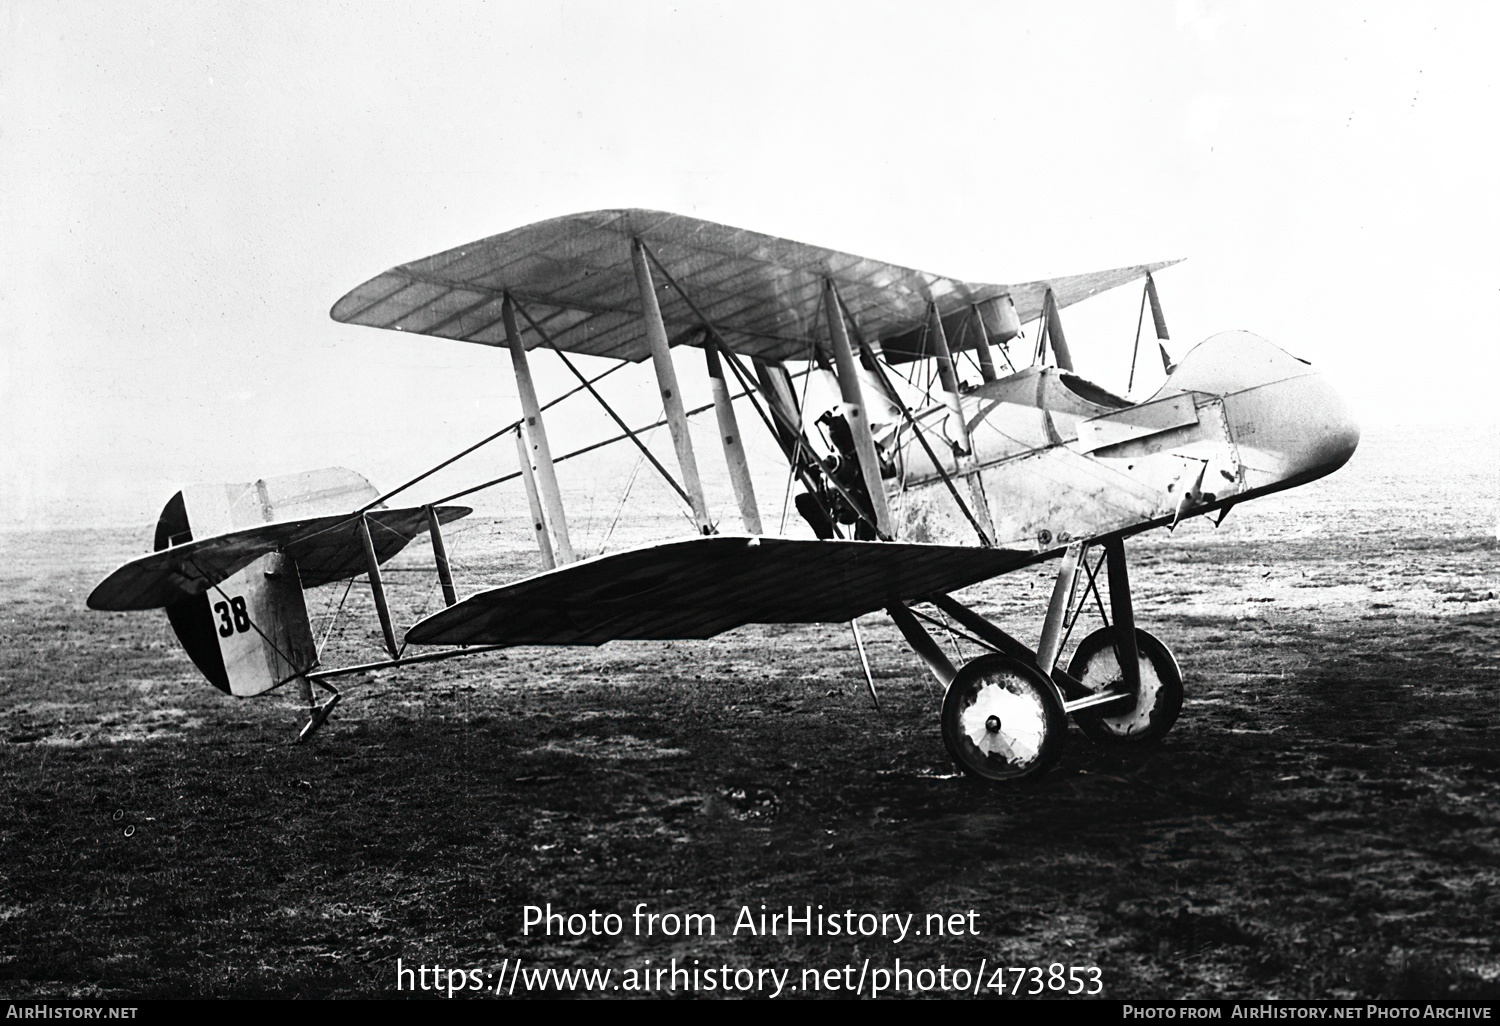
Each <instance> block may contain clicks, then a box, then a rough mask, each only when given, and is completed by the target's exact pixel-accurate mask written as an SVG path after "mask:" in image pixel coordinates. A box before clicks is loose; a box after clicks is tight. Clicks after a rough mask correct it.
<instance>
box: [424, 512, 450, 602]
mask: <svg viewBox="0 0 1500 1026" xmlns="http://www.w3.org/2000/svg"><path fill="white" fill-rule="evenodd" d="M427 533H428V535H430V536H431V538H432V561H433V562H434V563H436V564H437V575H438V583H439V584H441V585H442V586H443V605H445V606H451V605H453V603H455V602H457V601H458V592H457V590H455V589H454V587H453V568H452V567H451V566H449V565H448V547H447V546H446V545H444V544H443V527H442V525H441V524H439V523H438V515H437V508H436V507H435V506H428V507H427Z"/></svg>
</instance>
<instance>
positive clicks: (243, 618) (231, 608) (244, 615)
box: [214, 595, 250, 638]
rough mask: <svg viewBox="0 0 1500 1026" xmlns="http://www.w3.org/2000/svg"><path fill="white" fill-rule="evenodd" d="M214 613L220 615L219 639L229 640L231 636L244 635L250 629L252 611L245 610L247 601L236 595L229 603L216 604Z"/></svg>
mask: <svg viewBox="0 0 1500 1026" xmlns="http://www.w3.org/2000/svg"><path fill="white" fill-rule="evenodd" d="M214 612H216V613H218V614H219V637H221V638H227V637H229V636H230V635H233V634H236V633H239V634H243V633H245V632H246V631H248V630H249V629H250V611H249V610H248V609H246V608H245V600H244V599H243V598H242V597H240V596H239V595H236V596H235V597H234V598H232V599H230V600H229V601H228V602H215V603H214Z"/></svg>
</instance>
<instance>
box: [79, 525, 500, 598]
mask: <svg viewBox="0 0 1500 1026" xmlns="http://www.w3.org/2000/svg"><path fill="white" fill-rule="evenodd" d="M471 512H472V510H470V509H469V508H468V507H467V506H439V507H438V509H437V513H438V522H439V523H443V524H446V523H449V522H451V521H454V520H457V519H459V518H460V517H464V516H467V515H468V514H469V513H471ZM366 515H367V516H368V517H369V518H370V540H371V541H372V542H374V545H375V556H376V558H377V559H378V560H379V561H380V562H382V563H384V562H385V561H386V560H388V559H390V558H391V557H392V556H394V555H395V554H396V553H398V552H400V551H401V550H402V549H403V548H405V547H406V545H407V543H408V542H410V541H411V540H412V539H413V538H415V537H416V536H417V535H419V534H421V533H423V532H424V531H426V530H427V508H426V507H425V506H416V507H411V508H407V509H377V510H371V511H370V512H369V513H368V514H366ZM268 552H285V553H286V554H287V555H289V556H291V557H292V559H294V560H296V562H297V570H298V573H299V574H300V575H301V577H302V587H303V588H315V587H317V586H319V585H322V584H331V583H332V582H334V581H342V580H346V579H348V578H350V577H355V576H357V575H359V574H362V573H364V572H365V570H366V561H365V549H364V542H363V541H362V540H361V539H360V536H359V517H357V516H351V515H349V514H348V513H341V514H338V515H337V516H327V517H316V518H314V519H311V520H295V521H290V522H286V523H279V524H265V525H262V526H260V527H251V528H247V529H245V530H242V531H232V532H230V533H228V534H219V535H214V536H213V537H210V538H204V539H202V540H201V541H191V542H188V543H187V544H185V545H175V546H173V547H172V548H169V549H162V550H161V551H159V552H153V553H151V554H150V555H148V556H141V557H140V558H139V559H133V560H131V561H130V562H129V563H126V564H125V565H124V566H122V567H120V568H119V569H118V570H116V571H115V572H114V573H112V574H110V575H109V576H108V577H106V578H105V579H104V580H103V581H101V582H100V583H99V586H98V587H96V588H95V589H94V590H93V592H92V593H91V594H90V595H89V598H88V607H89V608H90V609H114V610H119V609H159V608H161V607H163V606H167V605H170V604H171V603H173V602H176V601H177V600H178V599H180V598H183V597H184V596H187V595H201V594H203V593H204V592H205V591H207V590H208V589H209V588H212V587H213V586H214V585H216V584H218V583H220V582H222V581H223V580H224V579H225V578H227V577H229V576H230V575H231V574H234V573H237V572H238V571H240V570H242V569H244V568H245V567H247V566H249V565H250V564H251V563H252V562H254V561H255V560H257V559H259V558H260V557H261V556H264V555H265V554H266V553H268Z"/></svg>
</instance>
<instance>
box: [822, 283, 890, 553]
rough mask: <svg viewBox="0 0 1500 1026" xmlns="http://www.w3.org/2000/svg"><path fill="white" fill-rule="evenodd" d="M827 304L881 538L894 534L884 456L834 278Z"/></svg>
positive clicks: (826, 291)
mask: <svg viewBox="0 0 1500 1026" xmlns="http://www.w3.org/2000/svg"><path fill="white" fill-rule="evenodd" d="M823 305H824V306H825V307H826V309H827V313H828V335H829V337H830V338H831V339H832V341H833V359H834V363H835V365H836V366H837V369H838V372H837V374H835V377H836V378H838V383H839V392H840V394H841V395H842V396H843V400H844V419H845V420H846V421H848V423H849V431H850V433H851V434H852V435H853V436H854V449H855V452H856V453H858V454H859V469H860V473H862V474H863V475H864V479H865V491H867V492H869V493H870V506H871V507H872V508H873V510H874V513H875V530H876V531H877V532H878V533H879V534H880V535H881V537H883V538H886V539H889V538H890V537H892V535H891V510H890V507H889V506H887V505H886V501H885V482H884V481H883V480H882V479H881V477H880V456H879V455H878V454H877V453H876V451H875V438H874V436H873V435H871V434H870V421H869V419H868V418H867V417H866V416H865V400H864V394H863V392H862V391H861V390H860V386H859V368H858V365H857V364H856V363H855V362H854V351H853V350H852V349H851V348H850V346H849V328H848V326H847V325H846V324H845V323H844V314H843V303H842V302H841V301H840V299H839V295H838V289H837V287H836V286H835V285H834V284H833V279H832V278H825V279H823Z"/></svg>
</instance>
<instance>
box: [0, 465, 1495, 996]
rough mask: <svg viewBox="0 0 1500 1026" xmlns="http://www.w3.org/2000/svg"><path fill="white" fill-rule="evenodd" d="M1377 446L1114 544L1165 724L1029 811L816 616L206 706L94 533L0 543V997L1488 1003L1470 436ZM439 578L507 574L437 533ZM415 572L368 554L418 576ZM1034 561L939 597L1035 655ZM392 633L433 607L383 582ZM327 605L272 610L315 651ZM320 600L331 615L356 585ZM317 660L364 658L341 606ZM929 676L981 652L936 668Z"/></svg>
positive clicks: (517, 547) (116, 550)
mask: <svg viewBox="0 0 1500 1026" xmlns="http://www.w3.org/2000/svg"><path fill="white" fill-rule="evenodd" d="M1431 452H1432V448H1431V446H1430V445H1428V444H1424V442H1423V440H1422V438H1420V437H1418V438H1415V439H1413V438H1410V437H1408V438H1401V437H1399V436H1388V437H1384V438H1381V437H1373V438H1368V439H1367V440H1366V443H1365V445H1364V446H1363V447H1362V449H1361V450H1360V452H1359V453H1358V454H1357V455H1356V457H1355V459H1354V461H1353V462H1352V463H1351V464H1350V465H1349V466H1348V467H1347V468H1345V469H1344V470H1343V471H1341V472H1340V473H1339V474H1337V475H1335V476H1334V477H1333V478H1330V479H1328V480H1327V481H1325V482H1320V483H1318V484H1315V485H1312V486H1309V487H1306V488H1303V489H1300V490H1298V491H1295V492H1291V493H1286V494H1285V495H1283V496H1277V497H1273V498H1270V499H1267V500H1264V501H1263V502H1260V503H1254V504H1250V505H1247V506H1246V507H1245V508H1243V509H1242V510H1237V511H1235V513H1234V514H1233V515H1231V516H1230V518H1229V519H1228V521H1227V522H1226V523H1225V525H1224V527H1223V528H1221V529H1220V530H1218V531H1217V532H1215V531H1213V530H1212V529H1211V528H1210V527H1209V526H1208V525H1207V524H1206V523H1197V522H1195V523H1193V524H1190V525H1188V526H1185V527H1184V528H1182V529H1179V530H1178V531H1177V533H1176V534H1174V535H1167V534H1166V533H1164V532H1158V533H1157V534H1155V535H1152V536H1148V537H1143V538H1141V539H1139V540H1138V541H1136V542H1135V543H1133V544H1132V546H1131V557H1132V560H1133V564H1132V576H1133V583H1134V584H1135V587H1136V600H1137V616H1138V619H1139V622H1140V623H1141V625H1142V626H1144V627H1146V628H1147V629H1150V630H1152V631H1153V632H1154V633H1156V634H1158V635H1159V636H1161V637H1162V638H1164V639H1165V640H1166V641H1167V642H1168V643H1169V644H1170V645H1171V647H1172V648H1173V650H1174V652H1175V653H1176V654H1177V657H1178V659H1179V661H1180V662H1181V664H1182V667H1183V671H1184V676H1185V678H1186V681H1187V694H1188V698H1187V703H1186V706H1185V708H1184V711H1183V714H1182V717H1181V719H1180V720H1179V722H1178V724H1177V726H1176V728H1175V729H1174V731H1173V732H1172V734H1171V735H1170V736H1169V737H1168V738H1167V739H1166V740H1165V741H1164V742H1162V743H1161V744H1159V745H1156V746H1153V747H1150V748H1147V749H1143V750H1130V751H1121V750H1117V749H1108V748H1101V747H1097V746H1094V745H1092V744H1090V743H1089V742H1087V741H1086V740H1085V739H1084V738H1083V737H1082V735H1081V734H1079V733H1078V732H1077V731H1076V729H1075V730H1074V731H1073V732H1072V733H1071V736H1070V738H1069V741H1068V745H1067V750H1066V752H1065V754H1064V757H1063V760H1062V763H1061V765H1060V766H1059V767H1058V769H1057V770H1055V771H1054V772H1053V773H1051V774H1050V775H1049V776H1047V777H1046V778H1044V779H1043V780H1041V781H1040V782H1039V783H1036V784H1034V785H1031V786H1028V787H1025V788H1023V789H1020V790H1013V791H1009V792H997V791H992V790H987V789H985V788H983V787H980V786H977V785H975V784H973V783H971V782H969V781H967V780H964V779H959V778H954V777H953V776H952V775H951V773H952V771H951V770H950V768H949V766H948V763H947V759H946V757H945V754H944V752H943V749H942V744H941V741H940V739H939V736H938V732H937V721H936V713H937V706H938V700H939V695H938V693H937V691H936V689H935V685H933V684H932V682H931V681H930V679H929V678H928V677H927V676H926V674H925V671H923V670H922V669H921V667H920V665H919V664H918V662H917V661H916V659H915V658H914V657H913V656H911V655H910V653H909V652H907V651H906V649H905V648H904V646H903V645H902V644H901V643H900V639H899V636H898V635H897V634H896V632H895V630H894V629H893V628H892V627H891V626H890V625H889V624H888V623H886V622H885V621H884V619H883V618H881V617H875V616H872V617H869V618H867V622H866V626H867V629H868V636H869V638H870V652H871V658H872V662H873V667H874V672H875V676H876V681H877V684H878V686H879V688H880V691H881V697H882V701H883V704H884V711H883V712H882V713H877V712H875V711H874V710H873V709H872V708H871V706H870V703H869V701H868V699H867V698H866V696H865V694H864V685H863V681H862V679H861V677H860V675H859V669H858V664H857V661H856V660H855V656H854V651H853V645H852V640H851V638H850V635H849V632H848V630H847V628H844V629H839V628H833V627H820V626H814V627H795V628H781V627H774V628H773V627H750V628H745V629H742V630H739V631H736V632H733V633H731V634H728V635H724V636H722V637H719V638H717V639H714V640H712V641H708V642H692V643H671V644H631V643H620V644H614V645H609V646H605V647H604V648H601V649H597V650H566V649H565V650H540V649H521V650H515V651H513V652H510V653H505V654H501V655H493V656H481V657H477V658H475V659H472V660H459V661H454V662H450V663H444V664H438V665H435V666H430V667H426V668H415V669H411V670H403V671H399V672H387V673H380V674H375V675H370V676H367V677H365V678H360V679H355V680H352V681H350V684H349V687H348V688H347V690H348V695H347V697H346V699H345V702H344V704H343V706H341V707H340V709H339V711H338V713H337V714H336V715H335V717H334V719H333V720H332V721H331V722H330V724H329V725H328V727H327V728H325V730H324V731H323V732H322V733H321V734H319V735H318V736H317V737H316V739H315V740H314V741H313V742H312V743H309V744H305V745H300V746H298V745H293V744H291V741H292V739H293V738H294V736H295V732H296V729H297V727H298V726H299V725H300V721H301V718H302V716H301V713H299V711H298V710H297V709H296V708H295V707H294V706H295V701H294V696H292V695H290V694H287V695H282V694H280V693H278V694H277V695H275V696H272V697H270V698H268V699H261V700H254V701H242V700H231V699H228V698H225V697H224V696H221V695H220V694H219V693H218V692H216V691H214V690H213V689H212V688H210V687H209V686H207V685H206V684H204V683H203V681H202V680H201V679H200V678H199V677H198V676H197V674H196V671H195V670H194V669H193V667H192V666H191V664H190V663H189V661H188V660H187V658H186V656H185V655H183V654H182V652H181V651H180V650H179V649H178V647H177V645H176V642H175V640H174V638H173V637H172V635H171V631H170V629H169V627H168V625H167V623H166V619H165V617H163V616H160V615H156V614H108V613H93V612H90V611H88V610H86V609H85V608H84V606H83V599H84V596H85V595H86V594H87V593H88V591H89V589H90V588H91V587H92V586H93V584H94V583H95V582H96V581H97V580H98V579H99V578H101V577H102V576H103V575H104V574H105V573H107V572H108V571H109V570H110V569H112V568H113V566H114V565H115V564H116V563H118V562H119V561H121V560H123V559H125V558H128V557H129V556H131V555H134V554H135V553H137V552H138V551H139V550H141V549H142V548H144V541H145V539H146V538H147V536H148V532H147V529H146V526H145V525H141V526H140V527H137V528H132V529H129V530H108V531H97V530H82V529H78V530H64V529H57V530H50V531H29V532H20V531H12V532H9V533H6V534H3V535H0V546H3V547H4V555H5V558H4V560H3V564H0V566H3V569H0V575H3V577H0V631H3V634H4V639H5V645H4V650H3V654H0V689H3V690H0V737H3V738H4V742H5V743H4V744H3V745H0V779H3V784H0V840H3V848H0V867H3V872H0V994H3V995H4V996H7V997H27V996H41V995H52V996H101V997H125V996H135V997H152V996H156V997H164V996H201V995H216V996H220V995H245V996H257V995H258V996H283V997H289V996H305V997H314V996H385V995H390V994H392V993H393V988H394V986H395V962H396V959H397V958H398V957H400V958H402V959H403V960H404V962H405V964H408V965H410V964H412V963H427V964H431V963H433V962H440V963H442V964H443V965H445V966H447V965H457V966H464V967H473V968H481V969H486V970H488V969H492V968H498V966H499V964H500V962H501V960H502V959H504V958H515V957H517V956H520V957H522V958H524V959H525V960H526V961H527V963H528V964H536V965H555V966H559V967H563V966H614V967H616V968H617V969H619V968H623V967H626V966H629V965H640V964H641V963H642V962H643V960H644V959H647V958H650V959H652V960H653V962H654V963H656V964H661V962H663V961H665V960H667V959H670V958H672V957H676V958H678V959H679V960H680V961H681V960H684V959H688V960H691V959H693V958H699V959H701V960H702V961H703V963H704V964H705V965H707V964H709V963H714V964H718V963H721V962H722V963H727V964H729V965H730V966H740V965H743V966H750V967H755V966H766V965H775V966H778V967H789V968H792V969H793V974H792V978H793V980H794V981H795V980H796V979H797V977H798V972H799V971H800V970H801V969H802V968H803V967H810V968H825V967H834V966H842V965H844V964H845V963H846V962H853V963H855V964H856V965H857V964H858V963H859V962H860V961H861V960H863V959H864V958H866V957H870V958H871V959H872V960H873V962H874V963H875V964H888V963H889V962H890V960H891V959H892V958H893V957H895V956H899V957H901V958H902V960H903V962H904V963H906V964H908V965H922V966H931V967H934V968H935V967H936V966H937V965H938V964H939V963H944V964H946V965H948V966H950V967H951V966H955V965H968V966H973V965H977V964H978V963H979V962H980V960H981V959H988V960H989V964H991V965H993V964H997V963H1000V964H1005V965H1014V966H1030V965H1040V966H1044V967H1045V966H1047V965H1049V964H1050V963H1053V962H1061V963H1064V964H1068V965H1097V966H1099V967H1101V969H1102V970H1103V980H1104V985H1105V990H1104V992H1105V994H1106V996H1110V997H1149V996H1155V997H1189V996H1201V997H1235V996H1245V997H1351V998H1352V997H1380V996H1384V997H1398V996H1400V997H1407V996H1430V997H1446V996H1460V997H1480V996H1485V997H1490V998H1494V997H1497V996H1500V935H1497V930H1496V928H1495V924H1496V923H1497V921H1500V743H1497V741H1500V713H1497V712H1496V707H1495V699H1496V690H1497V688H1496V685H1497V679H1500V657H1497V653H1500V622H1497V619H1500V601H1497V599H1496V595H1497V590H1500V585H1497V579H1496V571H1495V565H1496V555H1497V551H1496V550H1497V544H1496V538H1495V531H1494V527H1495V512H1496V508H1495V466H1494V455H1493V453H1492V452H1490V451H1489V450H1488V446H1487V445H1485V446H1476V448H1475V449H1474V451H1472V452H1467V451H1466V452H1460V453H1459V454H1458V455H1457V456H1455V457H1454V458H1453V459H1452V460H1450V461H1448V462H1445V463H1443V464H1441V465H1434V462H1433V460H1432V458H1431ZM453 544H454V550H455V555H457V556H460V557H461V558H462V560H463V561H464V563H465V565H466V566H467V567H468V568H469V575H468V577H467V578H466V582H467V583H466V586H467V587H468V588H473V587H475V586H476V585H477V584H478V582H479V581H481V580H486V579H495V578H503V577H509V576H515V575H517V574H519V573H522V572H524V571H525V570H526V569H527V568H528V567H529V566H530V565H531V563H532V559H533V557H531V556H530V555H529V554H528V553H527V552H526V551H525V546H524V540H523V539H522V538H520V537H518V536H517V535H516V534H515V533H514V532H513V531H512V530H510V529H508V528H507V529H504V530H497V529H494V528H492V526H491V525H490V524H488V523H485V522H480V523H478V524H476V525H471V527H470V529H469V530H468V531H466V532H462V533H459V532H455V536H454V539H453ZM420 556H421V553H420V552H415V553H411V554H410V555H409V556H408V555H403V557H401V560H400V562H401V564H402V565H404V566H408V567H417V566H419V565H420V562H421V561H420V558H419V557H420ZM1048 570H1049V568H1048V567H1040V568H1035V569H1033V570H1027V571H1023V572H1021V573H1018V574H1014V575H1011V576H1010V577H1007V578H1003V579H1000V580H998V581H994V582H990V583H989V584H986V585H983V586H980V587H976V588H974V589H971V590H970V592H969V593H968V597H969V598H970V599H971V600H973V601H974V602H976V603H977V604H978V605H979V606H980V608H982V609H984V610H985V611H987V612H988V613H990V614H992V615H993V616H994V617H995V618H997V620H999V622H1001V623H1004V624H1006V625H1007V627H1010V628H1012V629H1013V630H1014V632H1016V633H1018V634H1020V635H1021V636H1022V637H1031V638H1034V637H1035V634H1036V631H1037V629H1038V625H1039V622H1040V615H1041V612H1042V606H1043V604H1044V602H1045V595H1046V593H1047V589H1048V588H1049V587H1050V578H1049V577H1048ZM392 579H393V580H399V581H405V582H406V583H405V585H404V586H402V587H397V588H396V589H395V591H396V593H397V599H398V602H399V603H402V605H401V606H400V608H401V610H402V611H403V614H404V618H405V619H406V620H407V621H408V622H409V621H410V619H411V618H412V617H413V615H414V614H415V612H416V611H417V610H418V609H419V608H420V607H423V606H426V607H429V608H430V606H431V603H432V602H433V597H432V590H431V588H430V584H429V581H428V579H427V578H426V577H422V576H419V575H417V574H405V575H403V574H400V573H393V574H392ZM337 597H338V595H337V593H335V594H332V596H331V597H330V594H329V592H328V591H327V590H325V591H324V592H321V593H313V594H312V595H311V596H310V597H309V608H310V609H312V610H313V611H314V616H315V626H317V625H319V624H320V622H321V619H322V613H323V611H324V610H325V609H326V608H327V606H328V605H329V604H330V603H331V602H336V601H337ZM350 603H351V606H353V607H355V608H354V609H353V610H352V612H354V613H356V614H358V613H359V612H360V611H361V610H364V612H366V613H367V612H368V599H367V597H366V595H365V594H364V592H363V591H362V590H361V589H359V588H356V589H355V590H354V591H353V592H352V593H351V596H350ZM341 622H342V623H343V624H344V629H343V630H342V631H340V632H336V633H335V635H334V637H333V638H332V640H331V641H330V646H331V647H330V649H329V650H328V651H329V654H330V657H331V658H333V659H337V658H338V657H339V656H350V657H352V656H353V655H354V654H355V653H356V652H365V653H368V652H371V651H373V650H374V649H375V648H376V647H378V641H377V638H378V634H377V633H376V630H377V629H376V628H375V626H374V618H373V617H372V616H369V615H358V616H356V617H354V618H353V619H350V618H347V617H346V618H345V619H344V620H343V621H341ZM965 654H967V655H970V656H972V655H974V654H977V653H976V652H975V651H974V650H972V649H968V650H966V653H965ZM642 901H644V902H648V903H650V906H651V908H652V910H655V911H678V912H685V911H693V912H714V913H717V914H718V917H719V923H720V924H721V928H720V933H719V935H718V936H716V937H713V938H702V939H698V938H693V939H691V940H663V939H660V938H653V939H638V938H634V937H631V936H629V935H628V932H627V935H626V936H622V937H620V938H600V939H595V938H582V939H572V938H567V939H562V938H558V937H552V938H550V939H549V938H546V937H535V936H533V937H523V936H521V907H522V906H523V905H526V904H543V903H546V902H551V903H552V905H553V906H554V907H555V908H560V909H564V910H567V911H582V912H587V911H588V910H590V909H594V908H597V909H600V910H601V911H614V912H620V913H622V914H628V913H629V911H630V910H631V909H632V908H633V907H634V905H635V904H636V903H637V902H642ZM762 902H764V903H766V904H767V905H770V906H773V907H775V906H785V905H788V904H792V905H796V906H798V907H801V906H802V905H805V904H814V905H816V904H819V903H822V904H824V905H825V906H826V907H827V908H829V909H834V908H837V909H843V908H851V909H855V910H857V911H876V912H879V911H899V912H918V913H925V912H945V913H951V912H962V911H967V910H969V909H974V910H976V911H977V913H978V923H979V925H980V935H979V936H975V937H961V938H956V937H914V938H909V939H908V940H907V941H906V942H904V943H903V944H901V945H899V946H892V945H891V944H889V943H888V942H884V941H878V940H876V941H871V940H861V941H859V942H857V943H855V942H850V941H847V940H845V939H844V938H839V939H829V938H826V937H825V938H811V939H807V938H800V937H799V938H797V939H794V940H787V939H785V938H760V937H753V938H752V937H746V936H743V935H741V936H739V937H731V936H726V935H725V927H726V926H727V925H728V924H729V923H730V922H732V921H733V918H734V913H735V912H736V911H737V910H738V909H739V907H740V906H741V905H751V906H752V907H754V906H758V905H759V904H761V903H762Z"/></svg>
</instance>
